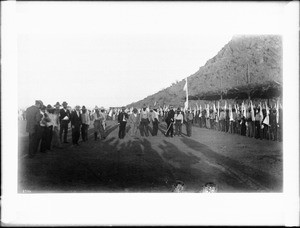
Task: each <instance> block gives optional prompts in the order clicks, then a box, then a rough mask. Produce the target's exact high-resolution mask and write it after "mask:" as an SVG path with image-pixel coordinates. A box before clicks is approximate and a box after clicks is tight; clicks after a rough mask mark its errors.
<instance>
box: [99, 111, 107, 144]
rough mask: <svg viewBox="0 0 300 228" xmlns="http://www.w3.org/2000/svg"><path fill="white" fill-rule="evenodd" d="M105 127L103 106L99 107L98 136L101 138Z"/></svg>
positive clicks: (103, 135)
mask: <svg viewBox="0 0 300 228" xmlns="http://www.w3.org/2000/svg"><path fill="white" fill-rule="evenodd" d="M105 128H106V114H105V108H104V107H101V108H100V137H101V139H105Z"/></svg>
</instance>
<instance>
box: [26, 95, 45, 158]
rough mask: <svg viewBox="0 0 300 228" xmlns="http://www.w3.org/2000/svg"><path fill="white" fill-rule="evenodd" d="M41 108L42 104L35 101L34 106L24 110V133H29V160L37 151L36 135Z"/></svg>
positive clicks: (38, 131)
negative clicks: (25, 122)
mask: <svg viewBox="0 0 300 228" xmlns="http://www.w3.org/2000/svg"><path fill="white" fill-rule="evenodd" d="M42 106H43V102H42V101H40V100H36V101H35V105H32V106H30V107H29V108H27V109H26V121H27V124H26V131H27V132H28V133H29V151H28V152H29V153H28V155H29V158H33V157H34V156H35V154H36V152H37V149H38V138H39V136H38V134H39V133H40V130H39V127H40V121H41V118H42V115H41V113H40V108H41V107H42Z"/></svg>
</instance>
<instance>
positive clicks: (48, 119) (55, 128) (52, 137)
mask: <svg viewBox="0 0 300 228" xmlns="http://www.w3.org/2000/svg"><path fill="white" fill-rule="evenodd" d="M104 111H105V110H104V108H100V109H99V108H98V107H95V109H94V112H93V113H92V112H91V111H90V110H87V108H86V107H85V106H82V107H80V106H79V105H76V106H75V108H74V109H71V108H70V106H68V103H67V102H65V101H64V102H63V103H62V105H60V103H59V102H57V103H56V104H55V105H53V106H51V105H50V104H48V105H47V106H45V105H44V104H43V102H42V101H41V100H36V101H35V105H32V106H30V107H29V108H27V109H26V111H25V112H24V113H25V120H26V121H27V123H26V131H27V132H28V133H29V158H33V157H34V156H35V155H36V153H37V152H38V150H39V151H40V152H41V153H45V152H46V151H47V150H52V148H55V147H56V148H62V144H63V143H66V144H67V143H70V142H68V131H69V128H70V127H71V131H72V144H73V146H79V143H78V142H79V138H80V135H81V137H82V141H83V142H85V141H87V140H88V129H89V126H90V124H91V122H92V121H93V124H94V137H95V140H98V139H99V138H105V126H106V124H105V120H106V115H105V114H104Z"/></svg>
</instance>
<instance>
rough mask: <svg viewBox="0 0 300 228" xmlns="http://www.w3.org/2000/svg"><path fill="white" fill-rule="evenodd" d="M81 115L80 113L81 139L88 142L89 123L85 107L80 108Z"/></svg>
mask: <svg viewBox="0 0 300 228" xmlns="http://www.w3.org/2000/svg"><path fill="white" fill-rule="evenodd" d="M81 110H82V113H81V123H82V125H81V138H82V141H83V142H85V141H87V140H88V129H89V125H90V123H91V119H90V115H89V113H88V112H87V109H86V107H85V106H84V105H83V106H82V109H81Z"/></svg>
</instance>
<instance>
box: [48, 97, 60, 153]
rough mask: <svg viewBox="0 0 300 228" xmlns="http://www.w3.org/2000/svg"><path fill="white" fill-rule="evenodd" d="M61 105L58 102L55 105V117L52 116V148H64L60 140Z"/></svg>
mask: <svg viewBox="0 0 300 228" xmlns="http://www.w3.org/2000/svg"><path fill="white" fill-rule="evenodd" d="M60 106H61V105H60V104H59V102H56V104H55V105H54V108H55V109H54V112H53V115H52V116H50V119H51V118H52V122H53V135H52V142H51V144H52V147H57V148H62V147H61V142H60V140H59V127H60V126H59V111H60Z"/></svg>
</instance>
